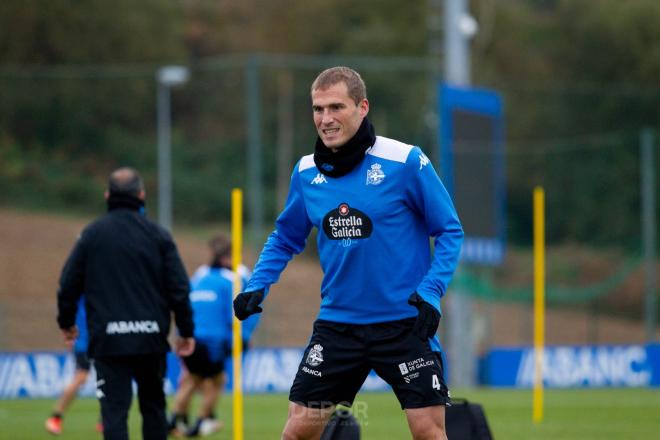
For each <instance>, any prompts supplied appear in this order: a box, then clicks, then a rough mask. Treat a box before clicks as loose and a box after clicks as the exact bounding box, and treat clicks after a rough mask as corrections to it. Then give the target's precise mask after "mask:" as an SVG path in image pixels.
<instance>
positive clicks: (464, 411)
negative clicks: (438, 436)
mask: <svg viewBox="0 0 660 440" xmlns="http://www.w3.org/2000/svg"><path fill="white" fill-rule="evenodd" d="M445 425H446V428H447V438H448V439H449V440H493V436H492V434H491V433H490V428H489V427H488V422H487V421H486V414H485V413H484V410H483V408H482V407H481V405H479V404H478V403H470V402H468V401H467V400H466V399H451V406H448V407H446V408H445Z"/></svg>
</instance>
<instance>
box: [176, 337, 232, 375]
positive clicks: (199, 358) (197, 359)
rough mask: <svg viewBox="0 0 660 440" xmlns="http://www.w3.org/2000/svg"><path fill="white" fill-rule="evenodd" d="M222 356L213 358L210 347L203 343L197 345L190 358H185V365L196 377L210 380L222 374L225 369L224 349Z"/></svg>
mask: <svg viewBox="0 0 660 440" xmlns="http://www.w3.org/2000/svg"><path fill="white" fill-rule="evenodd" d="M221 350H222V355H221V356H219V357H217V356H216V358H215V359H212V358H211V355H210V352H209V347H207V345H206V344H204V343H202V342H199V341H198V342H197V343H196V344H195V351H194V352H193V354H191V355H190V356H187V357H184V358H183V363H184V364H185V365H186V368H187V369H188V371H189V372H191V373H192V374H194V375H196V376H200V377H204V378H209V377H215V376H217V375H219V374H221V373H222V372H223V371H224V369H225V356H224V348H221Z"/></svg>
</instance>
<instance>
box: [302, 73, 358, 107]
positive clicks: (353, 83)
mask: <svg viewBox="0 0 660 440" xmlns="http://www.w3.org/2000/svg"><path fill="white" fill-rule="evenodd" d="M340 82H343V83H344V84H346V88H347V89H348V96H350V97H351V98H353V101H355V104H359V103H360V101H362V100H363V99H366V98H367V86H366V85H365V84H364V80H362V77H361V76H360V74H359V73H357V72H356V71H355V70H353V69H351V68H350V67H344V66H337V67H331V68H329V69H326V70H324V71H323V72H321V73H319V76H317V77H316V79H315V80H314V82H313V83H312V87H311V90H310V91H311V92H313V91H314V90H325V89H327V88H328V87H330V86H334V85H335V84H338V83H340Z"/></svg>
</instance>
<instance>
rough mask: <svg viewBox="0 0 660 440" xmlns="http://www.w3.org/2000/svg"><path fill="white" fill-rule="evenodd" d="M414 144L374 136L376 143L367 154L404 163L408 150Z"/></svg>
mask: <svg viewBox="0 0 660 440" xmlns="http://www.w3.org/2000/svg"><path fill="white" fill-rule="evenodd" d="M413 148H414V146H412V145H408V144H404V143H403V142H399V141H395V140H394V139H390V138H386V137H382V136H376V143H375V144H374V146H373V148H371V149H370V150H369V151H368V152H367V154H371V155H372V156H376V157H380V158H381V159H387V160H392V161H395V162H401V163H406V161H407V160H408V155H409V154H410V150H412V149H413Z"/></svg>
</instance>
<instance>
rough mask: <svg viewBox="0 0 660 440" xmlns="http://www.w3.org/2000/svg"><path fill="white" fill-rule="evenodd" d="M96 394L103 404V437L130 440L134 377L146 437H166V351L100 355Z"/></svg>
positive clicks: (96, 364) (158, 439)
mask: <svg viewBox="0 0 660 440" xmlns="http://www.w3.org/2000/svg"><path fill="white" fill-rule="evenodd" d="M94 367H95V368H96V377H97V379H96V395H97V397H98V398H99V402H100V403H101V416H102V418H103V438H104V439H105V440H128V424H127V420H128V410H129V408H130V406H131V401H132V399H133V388H132V380H135V382H136V384H137V390H138V401H139V403H140V413H141V414H142V438H143V439H144V440H165V439H167V422H166V418H165V393H164V392H163V379H164V377H165V368H166V361H165V354H164V353H162V354H149V355H135V356H111V357H110V356H109V357H97V358H96V359H95V360H94Z"/></svg>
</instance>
